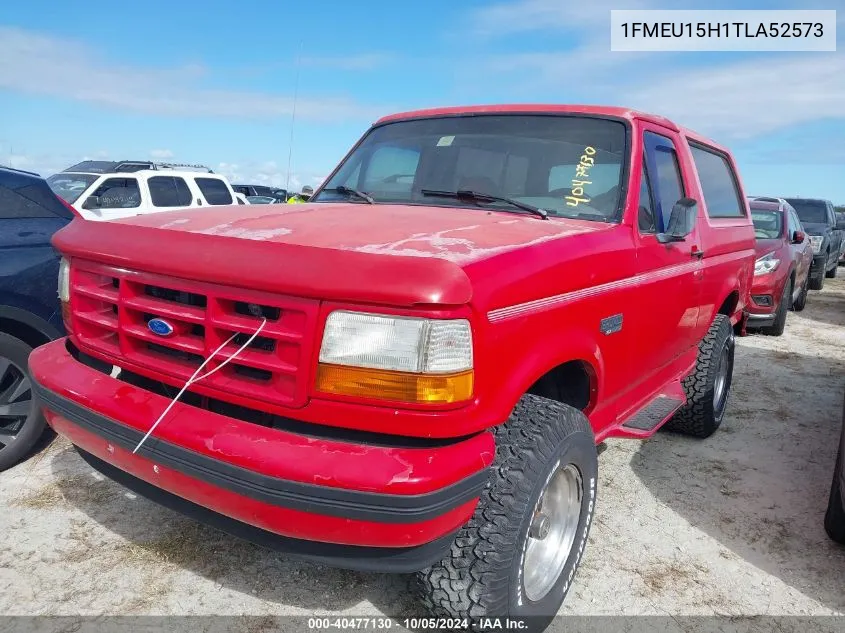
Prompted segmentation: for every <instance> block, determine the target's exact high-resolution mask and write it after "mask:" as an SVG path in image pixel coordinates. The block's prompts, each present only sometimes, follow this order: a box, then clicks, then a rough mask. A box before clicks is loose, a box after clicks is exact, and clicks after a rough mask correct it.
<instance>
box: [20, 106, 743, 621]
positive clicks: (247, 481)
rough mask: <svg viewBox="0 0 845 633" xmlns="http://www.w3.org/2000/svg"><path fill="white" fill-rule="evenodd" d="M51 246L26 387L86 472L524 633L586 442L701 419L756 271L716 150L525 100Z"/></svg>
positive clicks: (586, 457)
mask: <svg viewBox="0 0 845 633" xmlns="http://www.w3.org/2000/svg"><path fill="white" fill-rule="evenodd" d="M54 244H55V246H56V247H57V248H58V250H59V251H60V252H61V253H62V255H63V261H62V266H61V272H60V278H59V294H60V298H61V301H62V303H63V314H64V318H65V322H66V325H67V330H68V332H69V336H68V337H67V338H66V339H62V340H59V341H56V342H54V343H50V344H48V345H45V346H43V347H41V348H39V349H37V350H36V351H35V352H34V353H33V354H32V356H31V360H30V368H31V371H32V376H33V383H34V384H33V387H34V389H35V391H36V393H37V396H38V398H39V400H40V403H41V405H42V407H43V409H44V412H45V414H46V416H47V419H48V420H49V423H50V424H51V425H52V426H53V428H54V429H55V430H56V431H58V432H59V433H60V434H62V435H64V436H66V437H67V438H69V439H70V441H71V442H72V443H73V444H75V445H76V447H77V449H78V450H79V452H80V454H81V455H82V457H84V458H85V459H86V460H87V461H88V462H89V463H90V464H91V465H92V466H93V467H94V468H96V469H97V470H99V471H101V472H103V473H104V474H106V475H107V476H109V477H112V478H113V479H115V480H117V481H119V482H122V483H123V484H125V485H126V486H128V487H129V488H131V489H134V490H135V491H137V492H139V493H140V494H142V495H145V496H148V497H150V498H153V499H155V500H157V501H159V502H161V503H164V504H166V505H168V506H171V507H174V508H177V509H179V510H181V511H182V512H185V513H187V514H189V515H192V516H195V517H197V518H198V519H199V520H201V521H205V522H207V523H210V524H212V525H215V526H217V527H219V528H221V529H223V530H227V531H229V532H231V533H234V534H237V535H240V536H242V537H245V538H248V539H251V540H254V541H258V542H260V543H264V544H266V545H268V546H271V547H274V548H276V549H278V550H282V551H285V552H290V553H291V554H296V555H299V556H303V557H306V558H309V559H311V560H317V561H322V562H324V563H329V564H331V565H337V566H341V567H348V568H352V569H360V570H379V571H390V572H402V573H404V572H416V574H415V579H416V580H415V583H414V584H415V586H416V588H417V590H418V592H419V596H420V599H421V600H422V603H423V604H424V606H425V607H426V609H427V610H428V612H429V614H432V615H438V616H442V617H455V618H470V617H474V616H488V615H489V616H496V617H500V616H511V617H520V616H526V617H528V616H539V617H540V621H543V622H545V621H547V619H548V618H550V617H551V616H552V615H554V614H555V613H556V612H557V611H558V609H559V607H560V605H561V603H562V602H563V599H564V597H565V595H566V593H567V591H568V589H569V588H570V586H571V583H572V580H573V576H574V574H575V571H576V568H577V567H578V564H579V561H580V559H581V555H582V552H583V551H584V545H585V543H586V540H587V535H588V532H589V529H590V523H591V519H592V516H593V511H594V508H595V502H596V493H597V469H598V465H597V446H598V445H600V444H601V443H602V442H603V441H604V440H605V439H606V438H610V437H627V438H637V439H642V438H646V437H649V436H650V435H652V434H653V433H655V431H657V429H658V428H660V427H661V426H664V425H665V426H666V427H668V428H671V429H673V430H676V431H678V432H682V433H687V434H689V435H692V436H695V437H702V438H703V437H707V436H709V435H710V434H711V433H713V432H714V431H715V430H716V429H717V428H718V427H719V425H720V424H721V422H722V417H723V416H724V412H725V405H726V401H727V399H728V393H729V390H730V387H731V376H732V370H733V358H734V333H741V332H742V331H743V328H744V325H745V319H746V314H747V312H746V302H747V299H748V295H749V288H750V284H751V280H752V276H753V271H754V261H755V251H754V246H755V238H754V229H753V227H752V223H751V218H750V216H749V212H748V206H747V203H746V200H745V195H744V192H743V189H742V185H741V183H740V179H739V177H738V175H737V173H736V168H735V165H734V162H733V160H732V158H731V155H730V153H729V152H728V151H727V150H726V149H724V148H722V147H719V146H718V145H716V144H714V143H712V142H711V141H709V140H707V139H705V138H702V137H701V136H699V135H697V134H695V133H693V132H691V131H689V130H685V129H683V128H680V127H678V126H677V125H675V124H674V123H672V122H670V121H668V120H666V119H664V118H661V117H657V116H651V115H647V114H642V113H638V112H633V111H630V110H627V109H623V108H610V107H582V106H545V105H543V106H526V105H520V106H496V107H471V108H452V109H438V110H428V111H420V112H412V113H406V114H400V115H395V116H389V117H386V118H384V119H382V120H380V121H378V122H377V123H376V124H375V125H374V126H372V128H371V129H370V130H369V131H368V132H367V133H366V134H365V135H364V136H363V138H362V139H361V140H360V141H359V142H358V144H357V145H355V147H354V148H353V149H352V150H351V151H350V153H349V154H348V155H347V156H346V157H345V158H344V159H343V161H342V162H341V163H340V165H339V166H338V167H337V168H336V169H335V171H334V172H333V173H332V174H331V175H330V176H329V177H328V178H327V179H326V181H325V183H324V184H323V185H322V186H321V187H320V188H319V189H318V190H317V192H316V193H315V195H314V197H313V199H312V200H311V202H310V203H308V204H302V205H291V206H278V207H273V208H270V207H267V206H254V207H249V208H247V207H243V206H239V207H235V206H231V207H215V208H208V209H200V210H190V211H188V210H183V211H172V212H167V213H160V214H152V215H144V216H138V217H135V218H129V219H124V220H120V221H117V222H110V223H108V222H99V223H93V222H84V221H81V220H75V221H73V222H72V223H71V224H70V225H69V226H68V227H66V228H65V229H63V230H62V231H60V232H59V233H57V235H56V236H55V238H54ZM262 326H263V327H262ZM259 327H260V328H261V329H260V332H259ZM256 332H258V334H257V335H256ZM227 341H228V343H226V342H227ZM247 342H248V343H249V345H247V346H246V347H245V348H244V349H243V351H241V352H240V353H238V350H239V349H241V348H242V347H243V346H244V344H245V343H247ZM221 345H222V350H220V351H218V353H217V354H216V355H214V357H213V358H212V359H211V360H210V361H209V362H208V364H207V365H206V367H207V368H208V369H209V370H211V369H214V368H216V367H220V371H216V372H215V373H213V374H212V375H208V376H207V378H205V379H202V380H199V381H198V382H196V383H195V384H191V385H190V387H189V388H188V389H187V390H186V391H185V392H184V394H183V395H182V396H181V397H180V398H179V399H178V401H177V402H176V403H175V404H173V406H172V408H171V409H169V410H168V411H167V415H165V416H164V417H163V418H162V420H161V423H160V425H159V426H158V427H157V428H156V429H155V431H154V432H153V434H152V435H151V436H150V437H149V439H147V440H146V441H145V442H144V443H143V444H142V445H141V447H140V449H139V450H137V452H133V451H135V449H136V448H138V445H139V442H140V441H141V439H142V437H143V436H144V435H145V433H147V432H148V431H149V430H150V428H151V426H152V425H153V423H154V422H155V421H156V420H158V419H159V418H161V416H162V413H163V412H165V410H166V409H167V407H168V406H169V405H171V404H172V401H173V399H174V398H175V396H177V394H178V392H179V391H180V389H181V388H182V387H183V386H184V385H185V383H186V381H188V380H189V379H190V378H191V376H192V375H194V374H195V372H196V370H197V368H198V367H199V366H200V365H201V364H202V363H203V361H204V360H206V359H208V357H209V356H211V355H213V352H215V351H216V350H218V349H219V348H220V347H221ZM224 363H225V365H224ZM207 373H210V372H207ZM543 618H545V619H546V620H543Z"/></svg>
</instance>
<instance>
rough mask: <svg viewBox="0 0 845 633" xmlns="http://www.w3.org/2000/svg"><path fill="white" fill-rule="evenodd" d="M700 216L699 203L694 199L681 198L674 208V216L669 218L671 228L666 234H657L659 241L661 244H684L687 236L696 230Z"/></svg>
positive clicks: (667, 229) (667, 228) (668, 228)
mask: <svg viewBox="0 0 845 633" xmlns="http://www.w3.org/2000/svg"><path fill="white" fill-rule="evenodd" d="M697 216H698V202H696V201H695V200H693V199H692V198H681V199H680V200H678V201H677V202H676V203H675V206H673V207H672V215H671V216H670V217H669V226H668V227H666V232H665V233H658V234H657V241H658V242H660V243H661V244H668V243H670V242H683V241H684V239H686V237H687V235H689V234H690V233H692V230H693V228H695V220H696V217H697Z"/></svg>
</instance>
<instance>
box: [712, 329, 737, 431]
mask: <svg viewBox="0 0 845 633" xmlns="http://www.w3.org/2000/svg"><path fill="white" fill-rule="evenodd" d="M732 343H733V334H731V336H729V337H728V339H727V340H726V341H725V344H724V346H722V352H721V353H720V354H719V370H718V373H717V374H716V382H715V383H714V385H713V409H714V410H715V412H716V414H717V415H721V413H722V411H723V410H724V408H725V403H726V402H727V399H728V398H727V396H728V374H729V372H730V365H731V363H730V357H731V345H732Z"/></svg>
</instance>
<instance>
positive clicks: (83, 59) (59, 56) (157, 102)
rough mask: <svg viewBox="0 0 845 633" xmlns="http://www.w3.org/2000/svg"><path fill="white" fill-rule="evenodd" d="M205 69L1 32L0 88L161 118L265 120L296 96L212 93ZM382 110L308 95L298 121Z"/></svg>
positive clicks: (287, 109)
mask: <svg viewBox="0 0 845 633" xmlns="http://www.w3.org/2000/svg"><path fill="white" fill-rule="evenodd" d="M206 75H208V71H207V69H205V68H204V67H202V66H199V65H195V64H189V65H183V66H177V67H172V68H164V69H159V68H152V67H142V66H130V65H125V64H123V65H121V64H116V63H114V62H112V61H110V60H108V58H107V57H105V56H103V55H102V54H98V53H97V52H96V51H93V50H91V49H89V48H88V47H87V46H85V45H84V44H83V43H81V42H79V41H77V40H73V39H65V38H59V37H53V36H50V35H45V34H42V33H37V32H33V31H28V30H24V29H20V28H16V27H0V88H6V89H9V90H13V91H17V92H23V93H27V94H34V95H42V96H50V97H60V98H66V99H73V100H76V101H83V102H88V103H92V104H96V105H99V106H104V107H111V108H115V109H120V110H124V111H132V112H139V113H143V114H152V115H163V116H206V117H220V118H224V117H225V118H240V119H267V118H276V117H279V116H286V115H289V114H290V113H291V111H292V109H293V98H292V97H291V96H287V95H278V94H270V93H265V92H248V91H237V90H220V89H213V88H206V87H203V85H202V79H203V78H204V77H205V76H206ZM384 113H385V110H384V109H383V108H379V107H376V106H372V105H366V104H362V103H359V102H357V101H355V100H353V99H350V98H347V97H325V98H322V97H321V98H313V99H311V98H308V97H302V98H300V99H299V102H298V104H297V116H298V117H301V118H303V119H311V120H315V121H337V120H350V119H352V120H354V119H361V118H364V119H370V120H372V119H374V118H377V117H379V116H381V115H382V114H384Z"/></svg>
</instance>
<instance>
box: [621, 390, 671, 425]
mask: <svg viewBox="0 0 845 633" xmlns="http://www.w3.org/2000/svg"><path fill="white" fill-rule="evenodd" d="M682 406H684V401H683V400H678V399H677V398H670V397H668V396H657V397H656V398H655V399H654V400H652V401H651V402H649V403H648V404H647V405H646V406H645V407H643V408H642V409H640V410H639V411H638V412H637V414H636V415H635V416H633V417H632V418H631V419H630V420H628V421H627V422H625V424H623V425H622V428H623V429H634V430H637V431H651V430H652V429H653V428H655V427H656V426H658V425H659V424H660V423H661V422H663V421H664V420H666V419H668V418H669V416H671V415H672V414H673V413H675V411H677V410H678V409H680V408H681V407H682Z"/></svg>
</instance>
